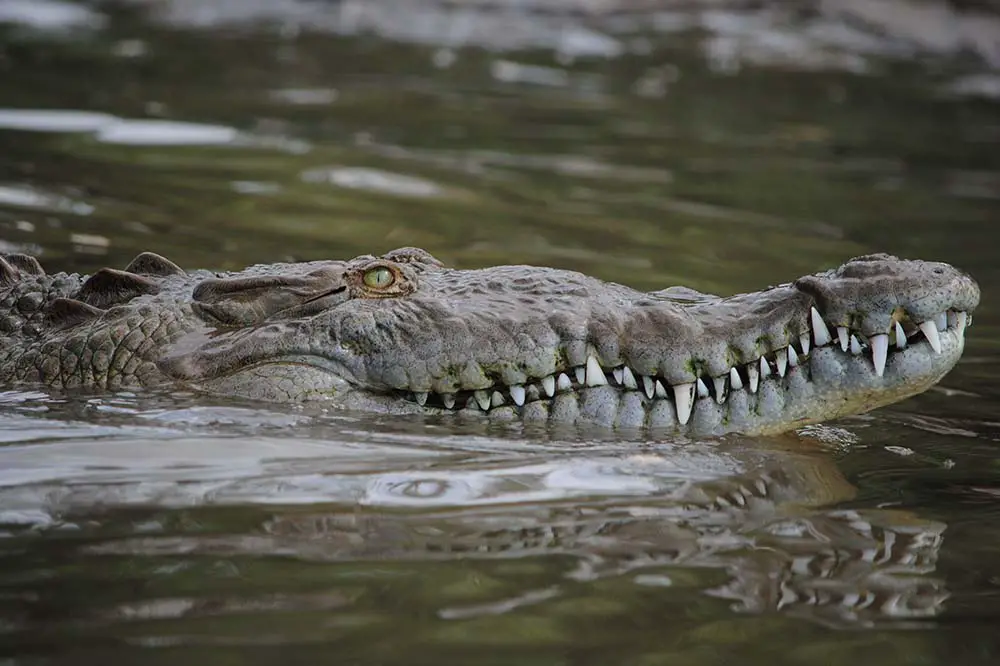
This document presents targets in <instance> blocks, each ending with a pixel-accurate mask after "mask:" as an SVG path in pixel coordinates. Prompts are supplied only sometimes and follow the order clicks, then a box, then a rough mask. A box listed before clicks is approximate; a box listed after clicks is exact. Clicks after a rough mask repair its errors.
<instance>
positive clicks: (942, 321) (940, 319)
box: [934, 312, 948, 331]
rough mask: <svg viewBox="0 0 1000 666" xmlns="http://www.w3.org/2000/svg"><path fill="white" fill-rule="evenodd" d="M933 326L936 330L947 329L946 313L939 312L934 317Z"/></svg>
mask: <svg viewBox="0 0 1000 666" xmlns="http://www.w3.org/2000/svg"><path fill="white" fill-rule="evenodd" d="M934 324H935V325H936V326H937V330H939V331H943V330H945V329H947V328H948V313H947V312H941V313H939V314H936V315H934Z"/></svg>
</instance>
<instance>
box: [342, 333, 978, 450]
mask: <svg viewBox="0 0 1000 666" xmlns="http://www.w3.org/2000/svg"><path fill="white" fill-rule="evenodd" d="M940 337H941V353H937V352H935V351H933V350H932V349H931V348H930V345H929V344H927V343H926V342H923V343H918V344H912V345H910V346H908V347H907V348H906V349H903V350H896V351H894V352H892V353H891V354H890V357H889V360H888V364H887V366H886V369H885V373H884V375H883V376H882V377H878V376H877V375H876V374H875V372H874V369H873V367H872V362H871V358H870V356H868V355H867V354H863V355H857V356H855V355H852V354H849V353H844V352H842V351H841V350H840V349H839V348H837V347H836V346H835V345H828V346H826V347H820V348H815V349H813V350H812V352H811V354H810V356H809V359H808V362H805V363H803V364H801V365H799V366H797V367H790V368H789V369H788V372H787V374H786V375H785V376H784V377H778V376H776V375H772V376H771V377H769V378H767V379H766V380H761V382H760V386H759V387H758V389H757V391H756V392H753V393H752V392H750V390H749V389H748V388H743V389H741V390H734V391H730V392H729V394H728V395H727V397H726V399H725V401H724V402H723V403H722V404H719V403H718V402H716V400H715V398H714V397H712V396H708V397H702V398H698V399H697V400H696V401H695V402H694V408H693V410H692V413H691V417H690V419H689V420H688V422H687V423H686V424H681V423H680V422H679V421H678V419H677V412H676V409H675V407H674V404H673V402H672V400H669V399H666V398H653V399H650V398H648V397H647V396H646V395H645V393H643V392H642V391H641V390H625V389H623V388H622V387H621V386H612V385H606V386H595V387H588V388H576V389H574V390H569V391H565V392H563V393H557V394H556V395H555V396H554V397H552V398H544V399H539V400H533V401H528V402H526V403H525V404H524V405H523V406H515V405H513V404H505V405H499V406H497V407H493V408H491V409H489V411H486V412H484V411H482V410H481V409H479V408H478V407H475V406H472V405H470V406H469V407H467V408H465V409H458V410H444V409H436V408H431V407H420V406H418V405H416V404H415V403H411V402H404V401H401V400H398V399H397V398H394V397H390V396H372V395H370V394H367V395H365V394H358V393H355V394H353V396H352V397H353V398H354V399H353V400H348V401H347V402H346V404H344V405H343V406H344V407H347V408H356V409H364V410H373V409H374V410H375V411H382V412H390V413H411V414H426V415H440V416H450V417H452V418H461V419H474V420H480V421H481V420H483V419H484V418H486V419H489V420H497V421H518V422H525V423H548V424H554V425H574V424H588V425H597V426H601V427H607V428H618V429H626V430H634V429H639V430H656V431H668V432H671V433H679V434H684V435H688V436H694V437H710V436H717V435H723V434H726V433H730V432H740V433H745V434H751V435H762V434H773V433H778V432H784V431H788V430H794V429H796V428H799V427H802V426H805V425H809V424H812V423H817V422H821V421H829V420H832V419H835V418H838V417H841V416H846V415H851V414H862V413H865V412H868V411H871V410H872V409H875V408H878V407H882V406H884V405H888V404H892V403H895V402H899V401H900V400H903V399H905V398H907V397H910V396H912V395H915V394H918V393H921V392H923V391H925V390H926V389H927V388H929V387H930V386H932V385H933V384H935V383H936V382H937V381H939V380H940V379H941V377H943V376H944V375H945V374H946V373H947V372H948V371H949V370H950V369H951V368H952V367H954V365H955V363H956V362H957V361H958V359H959V357H960V356H961V354H962V350H963V347H964V331H959V330H957V329H949V330H947V331H942V332H941V334H940ZM352 403H357V404H352Z"/></svg>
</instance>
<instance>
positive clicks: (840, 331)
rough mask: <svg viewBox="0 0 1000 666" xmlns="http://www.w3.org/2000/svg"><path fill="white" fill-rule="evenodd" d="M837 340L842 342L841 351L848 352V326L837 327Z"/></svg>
mask: <svg viewBox="0 0 1000 666" xmlns="http://www.w3.org/2000/svg"><path fill="white" fill-rule="evenodd" d="M837 338H838V339H839V340H840V351H847V345H848V344H850V339H849V338H848V337H847V327H846V326H838V327H837Z"/></svg>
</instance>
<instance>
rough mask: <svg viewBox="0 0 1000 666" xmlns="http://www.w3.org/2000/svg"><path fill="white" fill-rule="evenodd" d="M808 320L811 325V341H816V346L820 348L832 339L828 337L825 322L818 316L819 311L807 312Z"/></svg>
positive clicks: (811, 310)
mask: <svg viewBox="0 0 1000 666" xmlns="http://www.w3.org/2000/svg"><path fill="white" fill-rule="evenodd" d="M809 320H810V322H811V323H812V330H813V340H815V341H816V346H817V347H822V346H823V345H825V344H827V343H829V342H830V340H831V339H832V338H831V337H830V329H829V328H827V327H826V322H825V321H823V317H821V316H820V314H819V310H817V309H816V308H811V309H810V310H809Z"/></svg>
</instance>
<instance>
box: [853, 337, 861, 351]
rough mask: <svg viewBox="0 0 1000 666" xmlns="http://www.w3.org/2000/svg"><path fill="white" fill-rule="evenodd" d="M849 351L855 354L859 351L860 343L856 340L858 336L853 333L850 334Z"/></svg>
mask: <svg viewBox="0 0 1000 666" xmlns="http://www.w3.org/2000/svg"><path fill="white" fill-rule="evenodd" d="M851 353H852V354H854V355H855V356H857V355H858V354H860V353H861V343H860V342H858V338H857V336H855V335H852V336H851Z"/></svg>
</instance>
